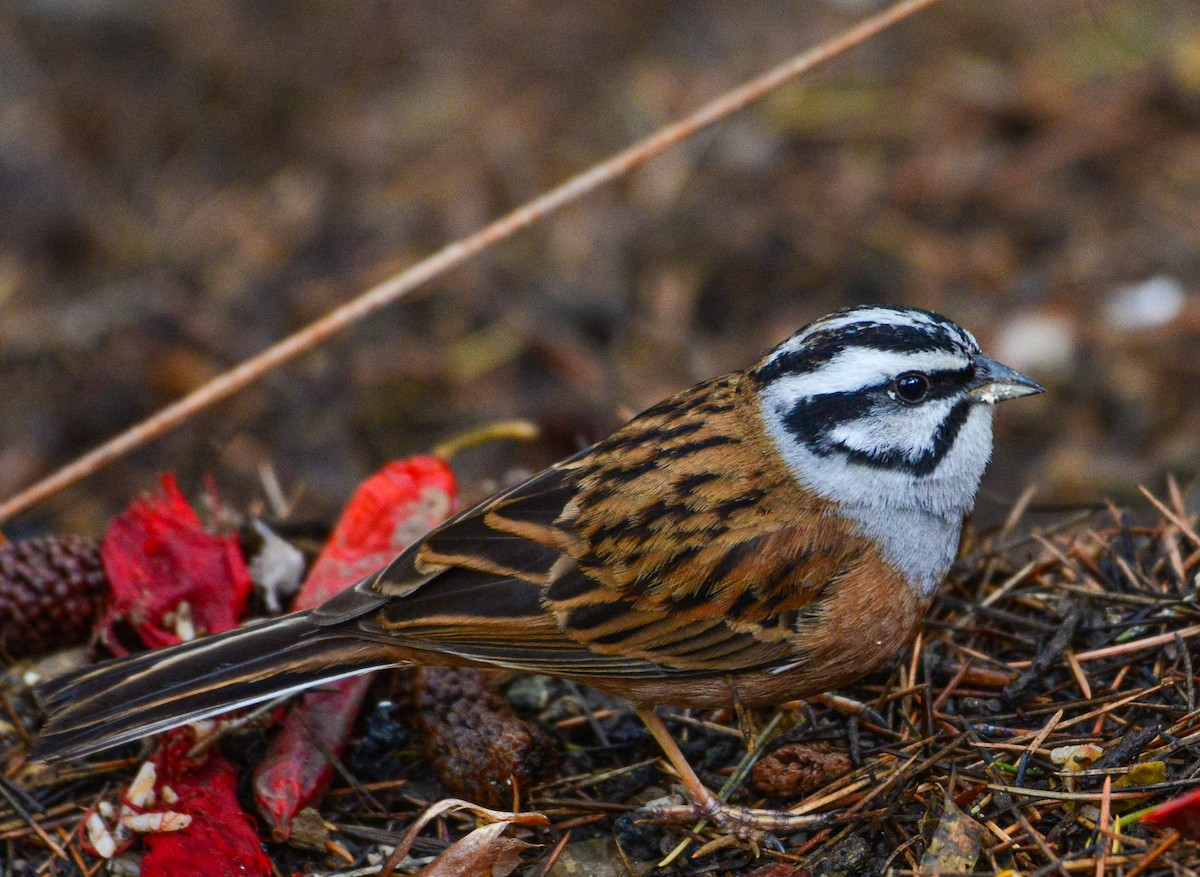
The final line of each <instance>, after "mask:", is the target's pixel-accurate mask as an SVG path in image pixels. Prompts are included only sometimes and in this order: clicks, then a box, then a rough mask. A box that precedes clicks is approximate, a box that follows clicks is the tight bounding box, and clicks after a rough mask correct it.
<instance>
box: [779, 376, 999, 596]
mask: <svg viewBox="0 0 1200 877" xmlns="http://www.w3.org/2000/svg"><path fill="white" fill-rule="evenodd" d="M794 398H795V397H794V396H791V394H787V393H778V392H771V391H770V390H768V391H767V392H766V393H764V394H763V398H762V403H761V412H762V417H763V424H764V427H765V429H766V432H767V434H768V435H769V436H770V437H771V439H772V441H773V442H774V443H775V447H776V448H777V449H778V450H779V453H780V455H781V456H782V457H783V459H784V461H785V462H786V463H787V465H788V468H790V469H791V471H792V474H793V475H795V477H796V479H797V480H798V481H799V482H800V483H801V484H802V485H803V486H804V487H805V488H806V489H808V490H811V491H812V492H814V493H816V494H817V495H818V496H821V497H823V498H824V499H827V500H829V501H830V502H832V503H833V504H834V505H836V506H837V508H838V509H839V511H840V512H842V513H843V514H844V515H845V516H846V517H847V518H849V519H850V520H852V521H854V522H855V523H856V524H857V525H858V526H859V528H860V530H861V532H862V534H863V535H864V536H866V537H867V538H869V539H870V540H871V541H872V542H873V543H874V544H876V545H878V546H879V548H880V551H881V553H882V554H883V557H884V559H885V560H886V561H888V563H890V564H892V566H894V567H895V568H896V569H897V570H898V571H899V572H900V573H901V575H903V576H904V577H905V579H906V580H907V581H908V583H909V584H910V585H911V586H912V587H913V589H914V590H916V591H917V592H918V593H919V594H921V595H922V596H929V595H930V594H932V593H933V592H934V591H935V590H936V589H937V587H938V586H939V585H940V584H941V581H942V577H943V576H945V575H946V573H947V572H948V571H949V569H950V565H951V563H953V562H954V557H955V554H956V552H957V551H958V541H959V536H960V534H961V531H962V523H963V517H964V516H965V515H966V514H967V513H968V512H969V511H970V510H971V508H972V506H973V505H974V503H975V494H976V493H977V492H978V490H979V481H980V478H982V476H983V470H984V468H985V467H986V466H987V462H988V459H989V458H990V457H991V452H992V411H993V408H992V406H991V405H988V404H983V403H980V404H976V405H972V406H971V409H970V412H969V414H968V415H967V419H966V420H965V422H964V423H963V425H962V428H961V429H960V430H959V433H958V435H957V436H956V438H955V440H954V442H953V444H952V446H951V447H950V448H949V449H948V451H947V452H946V454H945V456H944V457H943V458H942V459H941V461H940V462H939V463H938V465H937V467H936V468H935V469H934V470H933V471H932V472H930V473H929V474H927V475H914V474H913V473H911V472H909V471H906V470H903V469H888V468H882V467H877V466H870V465H866V464H863V463H859V462H855V461H852V460H850V459H848V458H847V457H846V456H845V455H843V454H841V453H838V452H836V451H835V452H833V453H830V454H828V455H826V456H821V455H818V454H816V453H814V452H813V451H811V450H810V449H809V448H808V447H806V446H805V445H804V444H803V443H801V442H799V441H797V440H796V438H795V436H793V435H792V434H791V433H790V432H789V431H788V430H787V428H786V427H785V425H784V417H785V416H786V415H787V413H788V410H789V409H790V406H791V404H792V401H793V400H794Z"/></svg>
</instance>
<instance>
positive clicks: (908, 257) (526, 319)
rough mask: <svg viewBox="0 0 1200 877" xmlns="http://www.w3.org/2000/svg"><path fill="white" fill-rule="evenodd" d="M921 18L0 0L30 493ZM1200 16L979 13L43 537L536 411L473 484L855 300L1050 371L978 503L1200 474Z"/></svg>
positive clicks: (261, 403) (602, 197) (398, 327)
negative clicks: (779, 68)
mask: <svg viewBox="0 0 1200 877" xmlns="http://www.w3.org/2000/svg"><path fill="white" fill-rule="evenodd" d="M882 5H883V4H879V3H875V2H870V0H825V2H820V0H796V2H784V0H743V2H740V3H738V4H736V6H735V5H733V4H728V3H723V2H718V0H707V2H705V0H690V2H672V0H658V2H644V0H639V2H631V0H612V2H606V3H582V2H564V3H545V2H542V3H536V2H530V0H490V2H488V3H474V2H466V0H444V2H438V3H427V2H415V0H413V2H408V0H397V2H381V0H376V2H359V3H337V4H332V3H325V2H317V0H307V2H295V3H288V4H274V3H262V2H249V3H248V2H244V0H191V2H181V3H175V4H159V3H151V2H144V0H106V2H105V0H101V2H84V0H8V2H7V3H4V4H2V5H0V388H2V390H3V397H2V398H3V404H2V407H0V494H3V495H6V496H7V495H9V494H11V493H13V492H14V491H16V490H17V489H19V488H21V487H23V486H25V485H27V484H28V483H30V482H31V481H32V480H34V479H35V478H36V477H38V476H40V475H43V474H45V473H48V472H50V471H52V470H54V469H55V468H56V467H58V466H60V465H62V464H64V463H66V462H68V461H70V460H71V459H72V458H74V457H75V456H76V455H78V454H80V453H81V452H83V451H86V450H88V449H90V448H91V447H93V446H95V445H96V444H98V443H100V442H101V441H103V440H104V439H106V438H108V437H109V436H111V435H112V434H114V433H115V432H117V431H119V430H121V429H123V428H125V427H127V426H129V425H131V424H133V423H135V422H136V421H138V420H140V419H141V418H144V417H146V416H148V415H149V414H151V413H153V412H154V411H156V410H157V409H158V408H160V407H161V406H163V405H165V404H167V403H168V402H170V401H172V400H174V399H176V398H178V397H179V396H180V395H182V394H184V393H186V392H188V391H189V390H191V389H193V388H195V387H196V386H198V385H199V384H201V383H202V382H204V381H205V380H206V379H208V378H210V377H212V376H213V375H215V374H218V373H219V372H221V371H222V370H224V369H226V368H228V367H230V366H232V365H234V364H236V363H237V362H239V361H240V360H242V359H243V358H245V357H247V356H249V355H251V354H253V353H256V352H258V351H260V350H262V349H263V348H265V347H266V346H267V345H269V344H270V343H271V342H273V341H275V340H277V339H279V338H281V337H282V336H284V335H285V334H287V333H289V332H291V331H293V330H295V329H297V328H299V327H301V326H302V325H304V324H305V323H307V322H308V321H310V320H312V319H314V318H316V317H318V316H320V315H321V314H323V313H324V312H325V311H326V310H328V309H329V308H331V307H333V306H335V305H337V304H338V303H340V302H343V301H345V300H347V299H348V298H350V297H351V296H353V295H355V294H356V293H358V292H360V291H361V290H362V289H364V288H366V287H367V286H368V285H370V284H373V283H375V282H378V281H380V280H382V279H384V278H386V277H387V276H389V275H390V274H392V273H394V272H395V271H397V270H399V269H400V268H402V267H404V266H406V265H408V264H411V263H412V262H413V261H415V260H416V259H418V258H420V257H421V256H423V255H425V254H427V253H429V252H430V251H432V250H434V249H435V248H437V247H439V246H441V245H442V244H444V243H446V242H448V241H451V240H453V239H455V238H457V237H460V236H462V235H464V234H467V233H469V232H471V231H473V230H475V229H476V228H478V227H479V226H480V225H482V224H483V223H485V222H486V221H487V220H489V219H490V218H493V217H495V216H497V215H499V214H501V213H503V212H505V211H507V210H509V209H510V208H512V207H514V206H516V205H518V204H520V203H521V202H523V201H525V200H527V199H529V198H531V197H533V196H535V195H537V194H538V193H540V192H542V191H543V190H545V189H546V188H547V187H549V186H551V185H553V184H555V183H558V182H560V181H562V180H563V179H565V178H566V177H567V176H569V175H571V174H573V173H575V172H578V171H580V170H582V169H584V168H585V167H587V166H588V165H590V164H591V163H593V162H595V161H598V160H600V159H602V158H604V157H606V156H608V155H609V154H610V153H612V152H613V151H615V150H617V149H619V148H621V147H623V146H625V145H627V144H629V143H631V142H632V141H634V140H635V139H637V138H639V137H641V136H644V135H645V134H647V133H649V132H651V131H653V130H654V129H656V128H657V127H659V126H661V125H663V124H664V123H667V122H669V121H671V120H674V119H676V118H677V117H679V116H680V115H682V114H683V113H685V112H687V111H688V110H691V109H693V108H695V107H697V106H699V105H700V104H701V103H702V102H704V101H706V100H708V99H710V98H712V97H714V96H716V95H718V94H720V93H721V92H722V91H724V90H726V89H728V88H730V87H732V86H734V85H736V84H738V83H740V82H741V81H743V80H744V79H746V78H747V77H749V76H751V75H753V74H755V73H757V72H760V71H762V70H764V69H765V68H767V67H768V66H769V65H771V64H773V63H775V62H777V61H779V60H782V59H783V58H785V57H787V56H789V55H791V54H792V53H794V52H796V51H798V50H800V49H803V48H805V47H808V46H810V45H813V44H815V43H817V42H819V41H820V40H821V39H823V38H826V37H829V36H831V35H833V34H834V33H836V32H838V31H839V30H840V29H842V28H844V27H846V26H848V25H849V24H851V23H853V22H854V21H856V20H857V19H859V18H861V17H862V16H863V15H865V14H867V13H869V12H872V11H875V10H876V9H878V8H881V7H882ZM1198 292H1200V5H1197V4H1196V3H1194V2H1191V0H1129V2H1100V0H1094V2H1083V0H1010V2H1005V3H996V2H994V0H946V2H944V3H942V4H940V5H939V6H937V7H935V8H934V9H933V10H931V11H928V12H925V13H923V14H921V15H919V16H918V17H916V18H915V19H913V20H911V21H909V22H907V23H905V24H903V25H902V26H900V27H899V28H897V29H894V30H893V31H890V32H888V33H885V34H884V35H883V36H881V37H879V38H877V39H875V40H874V41H872V42H871V43H869V44H868V45H866V46H863V47H860V48H858V49H855V50H853V51H852V52H851V53H850V54H849V55H847V56H845V57H843V58H841V59H839V60H838V61H836V62H835V63H834V64H832V65H830V66H828V67H826V68H823V69H821V70H819V71H818V72H816V73H815V74H813V75H810V76H809V77H808V78H806V79H805V80H804V81H803V83H802V84H801V85H800V86H791V87H788V88H785V89H783V90H782V91H780V92H778V93H776V94H775V95H773V96H772V97H771V98H769V99H768V100H767V101H766V102H765V103H763V104H760V105H757V106H755V107H753V108H751V109H750V110H749V111H746V112H743V113H741V114H740V115H738V116H736V117H735V118H734V119H733V120H731V121H728V122H725V123H723V124H721V125H720V126H719V127H717V128H716V129H715V130H712V131H709V132H707V133H704V134H702V135H700V136H699V137H697V138H695V139H693V140H692V141H690V142H689V143H687V144H685V145H684V146H683V147H682V148H680V149H676V150H674V151H672V152H671V153H669V154H667V155H665V156H663V157H661V158H659V159H657V160H656V161H655V162H654V163H653V164H651V165H650V166H649V167H647V168H645V169H644V170H641V171H638V172H637V173H635V174H633V175H632V176H630V177H628V178H626V179H624V180H623V181H622V182H620V183H619V184H618V185H617V186H615V187H610V188H608V189H605V190H603V191H601V192H599V193H598V194H596V195H593V196H591V197H589V198H588V199H587V200H586V201H584V202H583V203H581V204H578V205H576V206H573V207H571V208H569V209H568V210H566V211H564V212H562V213H560V214H558V215H555V216H553V217H552V218H550V219H549V221H547V222H543V223H542V224H540V225H539V226H538V227H537V228H535V229H533V230H531V231H527V232H525V233H523V234H522V235H520V236H519V237H518V238H517V239H515V240H512V241H509V242H507V243H504V244H502V245H500V246H499V247H496V248H495V249H493V250H491V251H490V252H488V253H487V254H485V255H484V256H483V257H482V258H479V259H476V260H475V261H474V262H472V263H471V264H470V265H469V266H467V267H466V268H463V269H459V270H457V271H454V272H453V273H451V274H449V275H447V276H445V277H443V278H442V279H440V280H438V281H437V282H435V283H432V284H429V285H428V286H426V287H424V288H423V289H422V290H421V291H420V292H419V294H417V295H416V296H413V297H411V298H409V299H408V300H406V301H405V302H403V303H401V304H399V305H398V306H393V307H391V308H390V309H388V310H387V311H386V312H384V313H383V314H381V315H377V316H375V317H374V318H372V319H370V320H367V321H365V322H363V323H361V324H359V325H358V326H356V327H355V328H353V329H352V330H351V331H350V332H348V333H346V334H344V335H342V336H340V337H339V338H337V339H335V340H334V341H333V342H331V343H327V344H325V345H324V346H323V347H322V348H321V349H320V350H319V351H318V352H316V353H313V354H310V355H307V356H305V357H304V358H303V359H302V360H300V361H298V362H295V363H293V364H291V365H289V366H287V367H286V368H284V369H282V370H280V371H278V372H276V373H274V374H273V375H272V376H270V377H269V378H268V379H267V380H265V381H263V382H261V383H260V384H258V385H256V386H254V387H253V388H251V389H249V390H247V391H244V392H242V393H241V394H239V395H238V396H237V397H235V398H234V399H232V400H229V401H226V402H224V403H222V404H219V405H218V406H216V407H215V408H213V409H211V410H209V411H208V412H207V413H205V414H204V415H202V416H200V417H197V418H195V419H193V420H191V421H190V422H188V423H187V424H186V425H185V426H184V427H182V428H181V429H177V430H176V431H174V432H173V433H171V434H169V435H168V436H166V437H165V438H163V439H160V440H159V441H157V442H155V443H154V444H153V445H152V446H150V447H148V448H145V449H143V450H140V451H138V452H136V453H134V454H132V455H130V456H128V457H127V458H125V459H124V460H122V461H121V462H119V463H118V464H117V465H115V466H113V467H111V468H109V469H107V470H106V471H104V472H103V473H101V474H99V475H97V476H94V477H92V478H91V479H89V480H87V481H86V482H84V483H82V484H80V485H78V486H76V487H75V488H73V489H71V490H70V491H68V492H67V493H64V494H62V495H61V496H59V497H58V498H56V499H54V500H53V501H51V502H48V503H46V504H44V505H42V506H41V507H39V508H38V509H37V510H35V511H33V512H30V513H28V514H26V515H24V516H22V517H21V518H20V519H18V520H17V521H14V522H12V523H10V524H9V525H7V526H6V531H7V532H8V534H9V536H10V537H17V536H23V535H28V534H30V533H33V532H38V531H46V530H49V531H58V532H68V531H76V532H85V533H98V532H99V531H100V530H101V529H102V528H103V526H104V523H105V521H106V520H107V518H108V517H109V516H110V515H111V514H113V513H114V512H116V511H118V510H119V509H120V508H121V507H123V506H124V504H125V503H126V502H127V501H128V499H129V498H130V497H131V496H133V495H135V494H137V493H138V492H141V491H144V490H148V489H151V488H153V487H154V486H155V484H156V480H157V474H158V473H160V472H162V471H165V470H175V471H177V472H178V473H179V476H180V481H181V484H182V485H183V486H184V489H185V491H187V492H189V493H193V494H195V493H196V492H197V491H198V490H199V489H200V484H201V479H202V477H203V475H204V473H212V474H213V476H214V478H215V482H216V484H217V486H218V487H219V489H220V491H221V493H222V495H223V496H224V498H225V499H226V500H227V501H229V502H230V503H232V504H234V505H235V506H238V507H240V508H244V509H248V508H254V507H256V506H259V505H261V504H262V499H263V489H262V486H261V483H260V477H261V475H260V473H261V470H262V467H263V466H264V465H269V466H271V467H273V469H274V472H275V473H276V475H277V477H278V480H279V482H280V483H281V484H282V486H283V489H284V492H285V494H286V495H287V496H288V497H289V498H292V499H294V500H295V503H296V514H297V515H300V516H302V517H316V518H326V519H331V518H332V517H333V516H334V515H335V514H336V512H337V510H338V509H339V508H340V506H341V504H342V503H343V502H344V501H345V499H346V498H347V497H348V495H349V493H350V492H351V490H352V489H353V487H354V486H355V485H356V484H357V483H358V481H359V480H360V479H362V478H363V477H365V476H366V475H367V474H369V473H370V472H371V471H373V470H374V469H375V468H376V467H377V466H378V465H380V464H382V463H383V462H384V461H386V460H388V459H391V458H394V457H397V456H402V455H406V454H409V453H413V452H417V451H421V450H426V449H428V448H430V447H432V445H433V444H434V443H436V442H438V441H440V440H443V439H445V438H447V437H449V436H453V435H455V434H457V433H461V432H463V431H465V430H468V429H471V428H473V427H476V426H479V425H481V424H485V423H488V422H490V421H494V420H498V419H506V418H512V417H525V418H529V419H530V420H533V421H534V422H536V423H538V424H540V425H541V426H542V427H543V429H544V432H543V436H542V438H541V439H540V440H539V441H538V442H535V443H531V444H525V445H520V446H517V445H513V444H500V445H493V446H490V447H488V448H485V449H480V450H477V451H473V452H470V453H466V454H463V455H461V456H460V458H458V459H457V460H456V465H457V466H458V467H459V469H460V472H461V474H462V475H463V478H464V482H465V489H466V493H467V494H468V496H479V495H480V494H482V493H485V492H487V491H489V490H490V489H492V488H494V487H495V486H497V485H498V484H499V483H501V482H503V481H504V480H506V479H509V478H512V477H515V475H516V474H517V473H519V472H520V471H521V470H522V469H526V470H528V469H533V468H538V467H540V466H542V465H545V464H546V463H549V462H551V461H552V460H554V459H557V458H559V457H561V456H563V455H564V454H566V453H568V452H570V451H573V450H574V449H576V448H577V447H579V446H581V445H583V444H585V443H587V442H590V441H592V440H595V439H597V438H599V437H601V436H603V435H605V434H606V433H607V432H608V431H609V430H611V429H612V428H613V427H614V426H616V425H617V424H618V423H619V422H620V421H621V420H623V419H624V418H625V417H626V416H628V414H630V413H632V412H634V411H636V410H639V409H640V408H642V407H645V406H646V405H648V404H650V403H652V402H654V401H657V400H658V399H659V398H661V397H663V396H665V395H666V394H668V393H670V392H672V391H674V390H676V389H679V388H681V387H683V386H685V385H688V384H690V383H693V382H695V381H697V380H700V379H702V378H706V377H709V376H711V375H714V374H716V373H718V372H721V371H725V370H729V369H732V368H738V367H741V366H743V365H746V364H748V363H749V362H751V361H753V360H754V359H755V358H757V357H758V356H759V355H760V354H761V353H762V352H763V351H764V350H765V349H767V348H769V347H770V346H772V345H773V344H775V343H776V342H778V341H780V340H781V339H783V338H784V337H786V336H787V335H789V334H790V333H791V332H793V331H794V330H795V329H796V328H798V327H799V326H800V325H802V324H803V323H805V322H806V321H808V320H810V319H812V318H814V317H817V316H819V315H821V314H824V313H826V312H828V311H830V310H832V309H834V308H837V307H840V306H843V305H847V304H853V303H862V302H877V301H878V302H894V303H903V304H909V305H917V306H921V307H926V308H932V309H935V310H938V311H941V312H944V313H946V314H947V315H949V316H951V317H953V318H955V319H957V320H958V321H960V322H962V323H963V324H964V325H966V326H968V327H969V328H971V329H972V330H974V331H975V333H976V334H977V335H978V336H979V338H980V340H981V342H982V343H983V345H984V347H985V349H987V350H988V351H989V352H991V353H993V354H994V355H996V356H998V357H999V358H1001V359H1003V360H1004V361H1006V362H1008V363H1009V364H1011V365H1013V366H1016V367H1018V368H1021V369H1022V370H1025V371H1027V372H1029V373H1030V374H1032V375H1033V376H1035V377H1036V378H1037V379H1038V380H1040V381H1042V382H1043V383H1045V384H1046V385H1047V387H1048V388H1049V392H1048V393H1047V394H1046V395H1045V396H1041V397H1038V398H1037V399H1036V400H1029V401H1027V402H1023V403H1022V404H1021V405H1016V406H1012V408H1007V407H1006V408H1005V409H1003V413H1002V414H1001V415H1000V416H999V418H998V437H997V455H996V463H995V465H994V466H993V468H992V470H991V472H990V473H989V477H988V481H987V489H988V494H987V496H986V497H985V499H984V500H983V502H982V503H981V513H982V514H985V515H986V514H988V513H989V509H990V510H991V513H992V514H995V513H996V512H997V510H1000V509H1002V508H1003V501H1004V499H1005V498H1011V497H1013V496H1015V495H1016V494H1017V493H1019V492H1020V490H1021V489H1022V488H1023V487H1024V486H1025V485H1026V484H1036V485H1038V497H1039V499H1040V500H1042V501H1046V502H1093V501H1096V500H1097V499H1099V498H1101V497H1105V496H1112V497H1115V498H1117V499H1119V500H1120V499H1130V498H1133V497H1136V493H1135V490H1134V487H1135V485H1136V484H1137V483H1138V482H1144V483H1147V484H1149V485H1151V486H1155V487H1157V486H1159V485H1161V483H1162V478H1163V477H1164V474H1165V473H1167V472H1175V473H1177V474H1178V475H1179V476H1180V477H1181V478H1182V479H1183V480H1184V481H1185V482H1186V481H1190V479H1191V478H1192V475H1193V473H1194V472H1195V471H1196V469H1197V466H1198V465H1200V404H1197V384H1198V378H1200V297H1198V295H1197V293H1198Z"/></svg>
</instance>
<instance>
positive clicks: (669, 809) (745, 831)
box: [639, 789, 825, 846]
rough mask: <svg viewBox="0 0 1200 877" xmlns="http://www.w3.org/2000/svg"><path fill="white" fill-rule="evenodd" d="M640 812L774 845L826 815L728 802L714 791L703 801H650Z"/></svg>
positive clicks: (646, 817)
mask: <svg viewBox="0 0 1200 877" xmlns="http://www.w3.org/2000/svg"><path fill="white" fill-rule="evenodd" d="M705 791H707V789H706V790H705ZM639 813H640V814H642V816H643V818H644V820H645V821H647V822H659V823H665V824H670V825H675V824H682V823H689V822H697V821H699V820H704V821H705V822H708V823H710V824H711V825H713V826H715V827H716V828H717V829H718V830H720V831H721V832H723V833H725V834H731V835H733V836H734V837H737V838H739V839H741V840H747V841H754V842H766V843H768V844H771V845H774V846H779V841H778V840H777V836H778V835H781V834H790V833H792V832H794V831H799V830H800V829H802V828H809V827H811V826H813V825H816V824H817V823H820V822H824V821H825V817H824V816H819V815H812V814H803V815H800V814H796V813H789V812H788V811H786V810H755V809H752V808H750V807H739V806H737V805H736V804H726V803H725V802H723V801H721V800H720V799H719V798H718V797H717V796H716V795H714V794H712V792H709V793H708V795H707V796H705V798H704V800H702V801H698V802H694V803H691V804H651V805H650V806H648V807H643V808H642V809H641V810H640V811H639Z"/></svg>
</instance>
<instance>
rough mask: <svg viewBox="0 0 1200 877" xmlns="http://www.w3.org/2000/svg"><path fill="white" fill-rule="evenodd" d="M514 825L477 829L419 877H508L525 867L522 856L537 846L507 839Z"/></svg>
mask: <svg viewBox="0 0 1200 877" xmlns="http://www.w3.org/2000/svg"><path fill="white" fill-rule="evenodd" d="M511 824H512V823H511V822H493V823H492V824H491V825H484V826H482V827H480V828H477V829H475V830H474V831H472V832H471V833H470V834H468V835H467V836H466V837H464V838H463V839H462V840H460V841H458V842H457V843H454V844H452V845H451V846H449V847H447V848H446V850H445V851H444V852H443V853H442V854H441V855H440V856H438V857H437V858H436V859H434V860H433V861H432V862H430V863H429V864H428V865H427V866H426V867H424V868H422V869H421V871H420V872H419V873H418V874H417V877H508V875H509V874H511V873H512V872H513V871H514V870H515V869H516V867H517V866H518V865H520V864H521V853H522V852H524V851H525V850H527V849H529V848H531V847H533V846H535V844H530V843H526V842H525V841H523V840H517V839H516V838H513V837H504V836H503V835H504V831H505V829H507V828H508V826H509V825H511Z"/></svg>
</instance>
